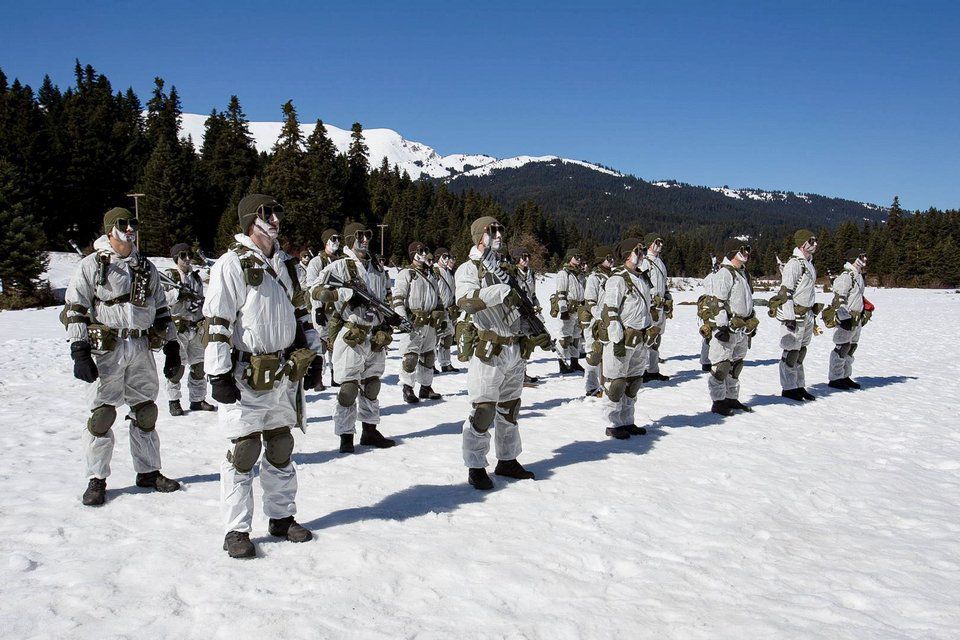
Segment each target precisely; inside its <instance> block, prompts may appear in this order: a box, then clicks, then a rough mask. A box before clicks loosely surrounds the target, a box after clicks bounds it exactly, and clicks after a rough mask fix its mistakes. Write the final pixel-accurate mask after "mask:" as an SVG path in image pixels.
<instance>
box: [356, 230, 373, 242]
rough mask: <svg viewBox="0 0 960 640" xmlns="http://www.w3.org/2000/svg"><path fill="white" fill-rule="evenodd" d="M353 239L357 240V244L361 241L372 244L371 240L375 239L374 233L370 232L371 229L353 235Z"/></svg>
mask: <svg viewBox="0 0 960 640" xmlns="http://www.w3.org/2000/svg"><path fill="white" fill-rule="evenodd" d="M353 237H354V238H356V240H357V242H360V241H361V240H366V241H367V242H370V239H371V238H372V237H373V231H370V229H360V230H359V231H357V232H355V233H354V234H353Z"/></svg>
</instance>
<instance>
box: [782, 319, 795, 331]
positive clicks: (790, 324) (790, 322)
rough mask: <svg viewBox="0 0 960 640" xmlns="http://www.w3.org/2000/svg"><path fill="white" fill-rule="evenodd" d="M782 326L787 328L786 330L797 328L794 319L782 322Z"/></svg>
mask: <svg viewBox="0 0 960 640" xmlns="http://www.w3.org/2000/svg"><path fill="white" fill-rule="evenodd" d="M783 326H785V327H786V328H787V331H796V330H797V321H796V320H787V321H786V322H784V323H783Z"/></svg>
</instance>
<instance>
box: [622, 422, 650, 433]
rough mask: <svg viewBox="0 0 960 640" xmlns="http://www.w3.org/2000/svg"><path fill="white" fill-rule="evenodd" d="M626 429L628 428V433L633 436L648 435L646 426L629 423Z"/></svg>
mask: <svg viewBox="0 0 960 640" xmlns="http://www.w3.org/2000/svg"><path fill="white" fill-rule="evenodd" d="M624 429H626V430H627V433H629V434H630V435H632V436H645V435H647V429H646V427H638V426H637V425H635V424H628V425H627V426H625V427H624Z"/></svg>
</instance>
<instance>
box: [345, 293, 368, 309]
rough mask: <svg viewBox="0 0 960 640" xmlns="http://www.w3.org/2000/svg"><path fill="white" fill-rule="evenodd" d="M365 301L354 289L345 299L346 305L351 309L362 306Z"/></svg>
mask: <svg viewBox="0 0 960 640" xmlns="http://www.w3.org/2000/svg"><path fill="white" fill-rule="evenodd" d="M366 303H367V301H366V300H364V299H363V296H361V295H360V294H359V293H357V292H356V291H354V292H353V295H352V296H350V299H349V300H347V306H348V307H350V308H351V309H356V308H358V307H362V306H363V305H364V304H366Z"/></svg>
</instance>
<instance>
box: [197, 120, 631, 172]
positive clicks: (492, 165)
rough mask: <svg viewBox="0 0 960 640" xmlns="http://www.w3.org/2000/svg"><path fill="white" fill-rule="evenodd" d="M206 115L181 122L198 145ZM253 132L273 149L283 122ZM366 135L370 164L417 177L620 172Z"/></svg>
mask: <svg viewBox="0 0 960 640" xmlns="http://www.w3.org/2000/svg"><path fill="white" fill-rule="evenodd" d="M206 121H207V116H203V115H198V114H194V113H185V114H183V117H182V120H181V122H180V133H181V135H182V136H183V137H184V138H186V137H187V136H189V137H190V138H191V139H192V140H193V143H194V145H196V146H197V147H198V148H199V147H200V145H201V144H203V134H204V123H205V122H206ZM249 126H250V133H251V134H253V139H254V144H255V145H256V147H257V151H270V150H271V149H272V148H273V145H274V143H275V142H276V141H277V138H279V137H280V131H281V129H282V128H283V123H282V122H251V123H249ZM315 126H316V125H315V124H302V125H300V130H301V131H302V132H303V135H304V137H307V136H309V135H310V134H311V133H313V129H314V127H315ZM323 126H324V128H325V129H326V130H327V136H328V137H329V138H330V140H331V141H332V142H333V144H335V145H336V147H337V149H338V150H339V151H340V152H341V153H345V152H346V151H347V149H348V148H349V147H350V131H349V130H348V129H340V128H339V127H335V126H333V125H329V124H326V123H324V125H323ZM363 138H364V141H365V142H366V145H367V148H368V149H369V151H370V165H371V166H374V167H376V166H379V165H380V163H381V162H382V161H383V159H384V158H386V159H387V162H389V163H390V166H398V167H400V170H401V171H406V172H407V173H408V174H410V177H411V178H412V179H414V180H417V179H419V178H451V177H454V176H458V175H461V174H463V175H474V176H479V175H489V174H490V173H491V172H492V171H494V170H497V169H516V168H519V167H522V166H523V165H525V164H529V163H532V162H553V161H556V160H560V161H562V162H564V163H569V164H577V165H581V166H583V167H587V168H590V169H594V170H596V171H600V172H602V173H607V174H610V175H620V174H618V173H617V172H615V171H612V170H610V169H606V168H604V167H601V166H598V165H595V164H591V163H589V162H583V161H581V160H569V159H566V158H559V157H557V156H538V157H534V156H517V157H515V158H504V159H498V158H494V157H492V156H488V155H483V154H464V153H453V154H450V155H448V156H441V155H440V154H438V153H437V152H436V151H435V150H434V149H433V148H432V147H430V146H428V145H425V144H423V143H422V142H414V141H412V140H407V139H406V138H404V137H403V136H401V135H400V134H399V133H397V132H396V131H394V130H393V129H364V131H363Z"/></svg>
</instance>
